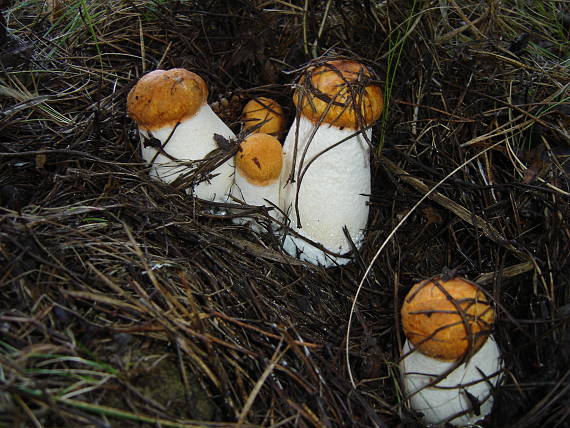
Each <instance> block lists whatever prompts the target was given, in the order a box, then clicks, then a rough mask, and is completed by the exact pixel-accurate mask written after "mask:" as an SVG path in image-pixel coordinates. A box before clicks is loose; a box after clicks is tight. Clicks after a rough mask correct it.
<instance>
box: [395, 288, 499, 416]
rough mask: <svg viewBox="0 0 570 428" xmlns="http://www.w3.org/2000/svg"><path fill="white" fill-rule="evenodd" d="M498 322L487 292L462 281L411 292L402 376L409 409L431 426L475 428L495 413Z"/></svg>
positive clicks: (406, 301)
mask: <svg viewBox="0 0 570 428" xmlns="http://www.w3.org/2000/svg"><path fill="white" fill-rule="evenodd" d="M494 318H495V312H494V310H493V308H492V307H491V305H490V303H489V300H488V299H487V297H486V296H485V294H484V293H483V292H482V291H481V289H480V288H479V287H478V286H477V285H476V284H474V283H472V282H470V281H468V280H466V279H463V278H460V277H455V278H450V279H442V278H439V277H436V278H433V279H430V280H426V281H422V282H419V283H417V284H416V285H414V286H413V287H412V289H411V290H410V291H409V292H408V294H407V296H406V298H405V299H404V303H403V304H402V308H401V319H402V327H403V330H404V334H405V335H406V342H405V344H404V347H403V350H402V359H401V360H400V371H401V375H402V382H403V391H404V393H405V395H406V398H407V400H408V403H409V405H410V407H411V409H412V410H414V411H415V412H417V413H419V414H420V415H421V418H422V420H423V422H425V423H426V424H429V425H444V424H446V423H449V424H451V425H459V426H470V425H473V424H475V423H476V422H477V421H480V420H482V419H483V418H484V417H485V416H486V415H488V414H489V413H490V412H491V409H492V407H493V392H494V388H495V387H496V386H497V384H498V383H499V381H500V379H501V376H502V368H503V363H502V358H501V355H500V351H499V347H498V346H497V342H496V341H495V340H494V339H493V337H492V335H491V331H492V327H493V322H494Z"/></svg>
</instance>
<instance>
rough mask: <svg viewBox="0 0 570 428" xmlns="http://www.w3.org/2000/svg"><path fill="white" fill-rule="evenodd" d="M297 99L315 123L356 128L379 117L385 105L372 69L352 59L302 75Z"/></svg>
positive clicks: (328, 63) (294, 97) (329, 64)
mask: <svg viewBox="0 0 570 428" xmlns="http://www.w3.org/2000/svg"><path fill="white" fill-rule="evenodd" d="M293 102H294V103H295V105H296V106H297V107H298V108H300V109H301V113H302V114H303V115H304V116H305V117H307V118H308V119H309V120H311V121H312V122H314V123H319V122H320V121H322V122H326V123H329V124H331V125H334V126H336V127H339V128H344V127H346V128H350V129H355V130H356V129H361V128H364V127H366V126H369V125H371V124H372V123H374V122H375V121H376V120H378V118H379V117H380V114H381V113H382V110H383V108H384V98H383V96H382V90H381V89H380V86H379V85H378V84H377V83H375V82H373V81H372V74H371V72H370V70H369V69H368V68H367V67H365V66H364V65H363V64H361V63H359V62H356V61H350V60H335V61H329V62H326V63H324V64H321V65H317V66H314V67H309V68H308V69H307V70H306V72H305V74H304V75H303V76H301V79H300V81H299V87H298V88H297V90H296V91H295V93H294V95H293ZM329 106H330V107H329ZM327 109H328V110H327Z"/></svg>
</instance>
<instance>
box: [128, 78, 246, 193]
mask: <svg viewBox="0 0 570 428" xmlns="http://www.w3.org/2000/svg"><path fill="white" fill-rule="evenodd" d="M207 98H208V87H207V86H206V82H204V80H203V79H202V78H201V77H200V76H198V75H197V74H195V73H192V72H191V71H188V70H185V69H182V68H174V69H170V70H155V71H151V72H150V73H148V74H145V75H144V76H143V77H142V78H141V79H140V80H139V81H138V82H137V84H136V85H135V86H134V87H133V88H132V89H131V91H130V92H129V95H128V99H127V108H128V112H129V116H130V117H131V118H132V119H133V120H134V121H135V122H136V123H137V125H138V127H139V132H140V134H141V143H142V144H141V150H142V157H143V158H144V159H145V161H146V162H148V163H149V164H151V165H152V168H151V171H150V175H151V177H153V178H156V179H159V180H162V181H165V182H167V183H171V182H173V181H174V180H175V179H177V178H178V177H179V176H180V175H182V174H183V175H186V174H189V173H191V172H192V171H194V170H195V168H196V164H199V163H200V162H203V159H204V158H205V157H206V156H207V155H208V154H209V153H210V152H212V151H213V150H215V149H217V148H218V142H217V141H219V140H220V138H219V137H220V136H221V137H223V138H225V139H230V138H235V134H234V133H233V132H232V131H231V130H230V128H228V127H227V126H226V124H224V122H223V121H222V120H221V119H220V118H219V117H218V116H216V114H215V113H214V112H213V111H212V109H211V108H210V106H209V105H208V104H207ZM216 134H217V135H216ZM213 166H215V168H214V169H213V170H211V171H209V173H210V176H209V177H208V179H207V180H204V181H201V182H200V183H198V184H195V185H194V186H192V189H191V190H192V191H193V193H194V195H196V196H197V197H199V198H202V199H207V200H212V201H218V202H225V201H226V199H227V194H228V192H229V190H230V186H231V183H232V180H233V171H234V168H233V165H232V164H231V162H230V160H229V159H228V160H227V161H224V162H223V163H221V164H220V165H213Z"/></svg>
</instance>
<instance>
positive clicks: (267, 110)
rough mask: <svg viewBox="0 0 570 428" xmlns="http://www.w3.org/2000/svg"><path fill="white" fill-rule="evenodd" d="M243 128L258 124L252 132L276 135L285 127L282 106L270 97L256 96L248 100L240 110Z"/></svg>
mask: <svg viewBox="0 0 570 428" xmlns="http://www.w3.org/2000/svg"><path fill="white" fill-rule="evenodd" d="M241 119H242V121H243V129H245V130H248V129H252V128H255V127H256V126H258V125H260V124H261V126H258V127H257V128H256V129H255V130H254V131H253V132H261V133H264V134H269V135H273V136H274V137H278V136H279V135H281V134H282V133H283V131H284V129H285V116H284V115H283V108H281V105H279V103H278V102H277V101H275V100H273V99H271V98H267V97H257V98H254V99H252V100H249V101H248V103H247V104H246V105H245V107H244V108H243V111H242V115H241Z"/></svg>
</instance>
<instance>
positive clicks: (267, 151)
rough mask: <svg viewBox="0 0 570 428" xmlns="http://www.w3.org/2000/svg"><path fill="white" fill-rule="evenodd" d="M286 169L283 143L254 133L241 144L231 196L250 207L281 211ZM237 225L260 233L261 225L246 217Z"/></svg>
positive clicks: (237, 221)
mask: <svg viewBox="0 0 570 428" xmlns="http://www.w3.org/2000/svg"><path fill="white" fill-rule="evenodd" d="M282 165H283V151H282V148H281V143H279V141H278V140H277V138H275V137H273V136H272V135H268V134H264V133H254V134H250V135H249V136H247V137H246V138H245V139H244V140H243V141H242V142H241V144H240V146H239V149H238V152H237V153H236V156H235V166H236V171H235V183H234V185H233V186H232V190H231V195H232V196H233V197H234V199H238V200H240V201H243V202H244V203H246V204H248V205H256V206H266V207H270V208H271V207H278V204H279V189H280V185H279V183H280V182H279V177H280V174H281V167H282ZM234 222H235V223H238V224H246V223H250V227H252V229H253V230H256V231H258V232H259V231H261V227H260V226H259V223H257V222H255V221H252V220H250V219H246V218H244V217H238V218H234Z"/></svg>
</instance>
